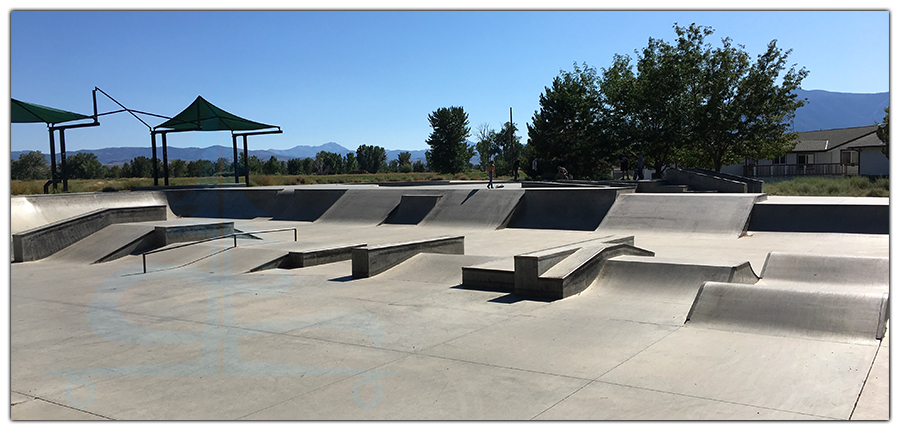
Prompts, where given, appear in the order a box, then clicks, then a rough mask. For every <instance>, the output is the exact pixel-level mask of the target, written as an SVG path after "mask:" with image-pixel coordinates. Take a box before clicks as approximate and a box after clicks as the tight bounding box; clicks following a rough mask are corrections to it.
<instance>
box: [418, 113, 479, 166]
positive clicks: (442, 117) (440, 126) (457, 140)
mask: <svg viewBox="0 0 900 435" xmlns="http://www.w3.org/2000/svg"><path fill="white" fill-rule="evenodd" d="M428 122H429V123H430V124H431V128H432V129H433V131H432V132H431V134H430V135H429V136H428V140H426V141H425V143H427V144H428V145H429V146H430V147H431V150H430V151H425V159H427V160H428V166H430V167H431V169H432V170H434V171H436V172H438V173H442V174H455V173H457V172H462V171H463V170H465V169H466V168H467V167H468V165H469V160H471V159H472V157H473V156H474V155H475V147H474V146H469V145H468V143H467V142H466V138H468V137H469V133H470V131H471V129H470V128H469V115H468V114H467V113H466V112H465V110H463V108H462V107H442V108H440V109H438V110H435V111H434V112H432V113H431V114H429V115H428Z"/></svg>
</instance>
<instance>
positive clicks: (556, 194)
mask: <svg viewBox="0 0 900 435" xmlns="http://www.w3.org/2000/svg"><path fill="white" fill-rule="evenodd" d="M620 191H621V190H620V189H613V188H605V189H598V188H593V189H592V188H563V189H553V190H544V189H528V190H525V194H524V195H523V196H522V200H521V201H519V203H518V205H517V206H516V208H515V210H514V211H513V213H512V216H511V217H510V219H509V223H508V224H507V225H506V226H507V228H531V229H541V230H546V229H551V230H583V231H594V230H596V229H597V227H598V226H599V225H600V222H601V221H603V218H604V217H605V216H606V213H607V212H609V209H610V207H612V205H613V203H614V202H615V201H616V198H617V197H618V195H619V192H620Z"/></svg>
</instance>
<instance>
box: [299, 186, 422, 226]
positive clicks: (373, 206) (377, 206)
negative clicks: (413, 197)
mask: <svg viewBox="0 0 900 435" xmlns="http://www.w3.org/2000/svg"><path fill="white" fill-rule="evenodd" d="M404 193H405V194H407V195H409V194H413V193H412V192H409V191H406V190H392V189H377V188H373V189H349V190H347V192H346V193H344V194H343V195H341V197H340V198H339V199H337V200H336V201H335V202H334V204H333V205H332V206H331V207H330V208H329V209H328V210H327V211H326V212H325V213H323V214H322V216H321V217H320V218H319V219H318V220H316V222H323V223H348V224H360V225H378V224H380V223H382V222H384V220H385V219H387V217H388V215H390V213H391V211H393V210H394V208H395V207H397V204H399V203H400V199H401V197H402V196H403V194H404ZM416 193H418V192H416Z"/></svg>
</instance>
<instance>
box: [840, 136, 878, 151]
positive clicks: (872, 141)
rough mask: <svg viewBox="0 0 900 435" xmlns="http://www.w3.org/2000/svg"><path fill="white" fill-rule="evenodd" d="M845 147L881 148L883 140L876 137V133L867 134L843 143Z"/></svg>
mask: <svg viewBox="0 0 900 435" xmlns="http://www.w3.org/2000/svg"><path fill="white" fill-rule="evenodd" d="M844 146H845V147H846V148H881V147H883V146H884V142H883V141H882V140H881V139H879V138H878V135H877V134H874V133H873V134H868V135H865V136H863V137H861V138H859V139H856V140H854V141H850V142H847V143H846V144H844Z"/></svg>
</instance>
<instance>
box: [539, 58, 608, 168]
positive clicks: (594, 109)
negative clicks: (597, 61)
mask: <svg viewBox="0 0 900 435" xmlns="http://www.w3.org/2000/svg"><path fill="white" fill-rule="evenodd" d="M598 79H599V78H598V76H597V71H596V69H594V68H593V67H589V66H587V65H585V64H582V66H581V67H579V66H578V65H577V64H575V65H574V70H573V71H571V72H569V71H560V74H559V75H558V76H557V77H556V78H554V79H553V83H552V84H551V86H550V87H549V88H544V92H543V93H542V94H541V96H540V109H539V110H537V111H535V112H534V115H533V116H532V118H531V124H528V137H529V138H530V140H531V144H532V146H533V147H534V152H535V154H536V156H537V158H538V159H539V160H542V161H545V162H548V163H549V164H552V165H562V166H565V167H566V169H567V170H568V172H569V173H570V174H572V175H573V176H574V177H575V178H594V177H599V176H601V174H603V173H605V172H606V171H607V169H608V167H609V161H610V160H611V158H612V155H611V154H613V153H614V151H613V150H612V149H611V147H610V145H611V144H610V142H609V141H608V138H606V137H605V135H604V134H603V132H602V130H601V128H600V124H599V123H598V116H599V114H600V98H599V94H598V84H597V82H598Z"/></svg>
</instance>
